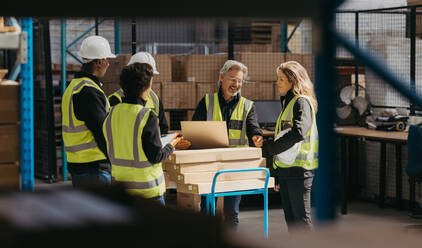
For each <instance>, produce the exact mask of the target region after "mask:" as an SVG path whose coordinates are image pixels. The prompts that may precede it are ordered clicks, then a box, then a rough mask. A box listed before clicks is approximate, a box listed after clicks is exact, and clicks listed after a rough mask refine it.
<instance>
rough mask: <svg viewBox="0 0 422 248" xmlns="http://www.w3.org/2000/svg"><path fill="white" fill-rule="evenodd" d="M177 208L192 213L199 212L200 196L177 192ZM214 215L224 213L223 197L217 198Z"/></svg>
mask: <svg viewBox="0 0 422 248" xmlns="http://www.w3.org/2000/svg"><path fill="white" fill-rule="evenodd" d="M177 207H178V208H181V209H185V210H189V211H193V212H200V211H201V196H200V195H195V194H187V193H182V192H177ZM210 211H211V208H210ZM215 213H216V215H223V213H224V197H217V199H216V206H215Z"/></svg>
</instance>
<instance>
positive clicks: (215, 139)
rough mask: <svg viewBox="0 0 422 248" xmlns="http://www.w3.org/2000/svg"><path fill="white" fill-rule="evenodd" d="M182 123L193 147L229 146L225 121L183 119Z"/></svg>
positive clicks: (185, 135)
mask: <svg viewBox="0 0 422 248" xmlns="http://www.w3.org/2000/svg"><path fill="white" fill-rule="evenodd" d="M180 125H181V127H182V134H183V137H184V138H185V139H187V140H189V141H190V142H191V148H192V149H205V148H220V147H229V137H228V135H227V126H226V122H225V121H181V122H180Z"/></svg>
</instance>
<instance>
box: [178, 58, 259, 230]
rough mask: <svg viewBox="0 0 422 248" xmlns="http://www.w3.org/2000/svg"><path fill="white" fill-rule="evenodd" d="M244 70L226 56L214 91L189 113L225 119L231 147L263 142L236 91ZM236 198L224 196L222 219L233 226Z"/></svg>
mask: <svg viewBox="0 0 422 248" xmlns="http://www.w3.org/2000/svg"><path fill="white" fill-rule="evenodd" d="M247 74H248V68H247V67H246V66H245V65H244V64H242V63H240V62H238V61H235V60H227V61H226V63H224V65H223V67H222V68H221V70H220V76H219V81H218V84H219V90H218V92H216V93H213V94H206V95H205V96H204V97H203V98H202V99H201V101H200V102H199V103H198V106H197V107H196V110H195V113H194V114H193V116H192V120H193V121H226V123H227V130H228V134H229V135H228V136H229V143H230V146H232V147H247V146H249V144H250V143H251V144H253V145H254V146H255V147H262V144H263V138H262V130H261V129H260V127H259V125H258V117H257V114H256V111H255V106H254V104H253V102H252V101H250V100H248V99H246V98H244V97H242V96H241V95H240V90H241V88H242V85H243V81H244V78H246V77H247ZM189 146H190V142H189V141H187V140H182V141H181V143H180V144H179V145H178V146H177V148H179V149H187V148H189ZM203 198H205V197H203ZM240 199H241V196H226V197H224V216H225V222H226V223H227V224H229V225H230V226H234V227H236V226H237V224H238V223H239V219H238V214H239V204H240ZM201 208H202V209H205V199H202V201H201Z"/></svg>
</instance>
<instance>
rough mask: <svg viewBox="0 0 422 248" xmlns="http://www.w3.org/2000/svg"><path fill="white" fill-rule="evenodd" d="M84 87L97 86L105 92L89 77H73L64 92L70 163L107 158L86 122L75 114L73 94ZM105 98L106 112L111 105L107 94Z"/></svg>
mask: <svg viewBox="0 0 422 248" xmlns="http://www.w3.org/2000/svg"><path fill="white" fill-rule="evenodd" d="M84 87H93V88H96V89H97V90H98V91H100V92H101V93H103V94H104V92H103V91H102V90H101V88H100V87H99V86H98V85H97V84H96V83H95V82H94V81H92V80H91V79H90V78H87V77H82V78H75V79H73V80H72V81H71V82H70V84H69V86H68V87H67V89H66V91H65V92H64V94H63V98H62V136H63V142H64V146H65V151H66V156H67V161H68V162H70V163H89V162H94V161H98V160H104V159H106V156H105V155H104V153H103V152H102V151H101V150H100V149H99V148H98V144H97V142H96V141H95V139H94V136H93V134H92V132H91V131H90V130H89V129H88V128H87V126H86V125H85V122H84V121H81V120H78V119H77V118H76V116H75V112H74V108H73V95H74V94H77V93H79V92H80V91H81V90H82V89H83V88H84ZM104 99H105V100H106V104H107V105H106V112H108V111H109V108H110V106H109V103H108V101H107V98H106V96H105V95H104Z"/></svg>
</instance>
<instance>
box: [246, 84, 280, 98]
mask: <svg viewBox="0 0 422 248" xmlns="http://www.w3.org/2000/svg"><path fill="white" fill-rule="evenodd" d="M273 85H274V82H246V83H244V84H243V86H242V96H243V97H245V98H247V99H249V100H273V98H274V87H273Z"/></svg>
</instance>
